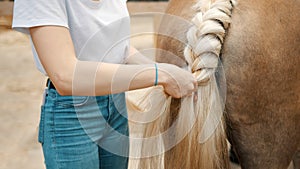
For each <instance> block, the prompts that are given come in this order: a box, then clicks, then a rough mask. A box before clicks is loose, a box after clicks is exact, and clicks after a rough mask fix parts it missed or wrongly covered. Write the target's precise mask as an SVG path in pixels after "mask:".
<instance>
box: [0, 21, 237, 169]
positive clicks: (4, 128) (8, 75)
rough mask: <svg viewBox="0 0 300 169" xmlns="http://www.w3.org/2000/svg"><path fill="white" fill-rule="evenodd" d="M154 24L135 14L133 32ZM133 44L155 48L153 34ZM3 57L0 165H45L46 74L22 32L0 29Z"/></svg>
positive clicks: (29, 168)
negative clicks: (41, 125)
mask: <svg viewBox="0 0 300 169" xmlns="http://www.w3.org/2000/svg"><path fill="white" fill-rule="evenodd" d="M152 28H153V21H152V18H151V17H145V16H144V17H136V18H132V33H133V34H136V33H139V32H142V31H152V30H153V29H152ZM132 44H133V45H134V46H136V47H137V48H138V49H145V48H151V47H152V46H153V36H151V35H143V36H134V37H133V38H132ZM148 54H149V53H148ZM152 55H153V54H151V52H150V54H149V56H152ZM0 58H1V62H0V92H1V95H0V101H1V102H0V133H1V137H0V169H20V168H22V169H43V168H45V167H44V164H43V155H42V150H41V146H40V145H39V143H38V142H37V132H38V122H39V117H40V114H39V113H40V105H41V100H42V92H43V88H44V86H45V77H44V76H43V75H42V74H41V73H39V72H38V71H37V70H36V68H35V65H34V61H33V57H32V53H31V47H30V44H29V39H28V37H26V36H25V35H23V34H21V33H18V32H15V31H12V30H7V29H0ZM232 168H233V169H238V168H239V167H238V166H234V165H233V166H232Z"/></svg>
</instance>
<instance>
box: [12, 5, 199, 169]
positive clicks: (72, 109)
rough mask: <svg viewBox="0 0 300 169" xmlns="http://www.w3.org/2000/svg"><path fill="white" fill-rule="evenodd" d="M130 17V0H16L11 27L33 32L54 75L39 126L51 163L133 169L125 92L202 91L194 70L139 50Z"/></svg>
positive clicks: (36, 49) (41, 65) (37, 53)
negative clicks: (131, 34) (133, 43)
mask: <svg viewBox="0 0 300 169" xmlns="http://www.w3.org/2000/svg"><path fill="white" fill-rule="evenodd" d="M129 23H130V22H129V16H128V11H127V8H126V0H98V1H97V0H51V1H43V0H16V1H15V6H14V19H13V28H14V29H16V30H18V31H21V32H23V33H27V34H29V35H30V38H31V42H32V44H33V45H32V48H33V54H34V58H35V61H36V65H37V68H38V69H39V70H40V71H41V72H42V73H43V74H45V76H48V77H49V80H48V82H47V88H46V91H45V102H44V103H43V105H42V111H41V120H40V127H39V142H40V143H41V144H42V147H43V153H44V158H45V164H46V167H47V168H49V169H56V168H59V169H62V168H63V169H67V168H70V169H77V168H78V169H84V168H86V169H96V168H101V169H124V168H127V164H128V146H129V141H128V137H127V136H128V124H127V123H128V121H127V118H126V117H127V112H126V105H125V97H124V92H125V91H128V90H134V89H140V88H146V87H151V86H153V85H162V86H163V87H164V90H165V92H166V93H167V94H169V95H171V96H173V97H176V98H180V97H183V96H186V95H190V94H191V93H192V92H193V91H195V90H196V88H197V85H196V81H195V79H194V77H193V76H192V74H191V73H189V72H187V71H185V70H182V69H180V68H178V67H176V66H173V65H169V64H155V63H154V62H153V61H151V60H148V59H146V58H145V57H141V56H140V55H137V54H138V52H137V51H136V50H135V49H134V48H132V47H130V46H129V40H128V36H129V26H130V25H129ZM138 64H140V65H138Z"/></svg>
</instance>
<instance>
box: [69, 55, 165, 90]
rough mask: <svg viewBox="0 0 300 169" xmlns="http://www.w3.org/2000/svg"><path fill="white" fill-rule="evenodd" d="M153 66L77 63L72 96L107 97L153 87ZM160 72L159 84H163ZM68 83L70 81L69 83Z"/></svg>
mask: <svg viewBox="0 0 300 169" xmlns="http://www.w3.org/2000/svg"><path fill="white" fill-rule="evenodd" d="M155 71H156V70H155V65H154V64H149V65H148V64H147V65H120V64H110V63H96V62H87V61H78V62H77V65H76V68H75V70H74V76H73V80H71V81H72V83H70V84H69V87H67V88H72V91H69V92H71V93H65V94H72V95H107V94H113V93H120V92H124V91H128V90H134V89H140V88H146V87H150V86H153V85H154V83H155V78H156V72H155ZM164 76H165V75H164V73H163V72H160V77H159V83H160V84H163V83H164ZM69 82H70V81H69Z"/></svg>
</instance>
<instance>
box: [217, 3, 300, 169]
mask: <svg viewBox="0 0 300 169" xmlns="http://www.w3.org/2000/svg"><path fill="white" fill-rule="evenodd" d="M299 18H300V1H299V0H292V1H286V0H273V1H268V0H244V1H240V2H239V4H238V5H237V7H236V8H235V10H234V13H233V20H232V24H231V28H230V31H229V34H228V36H227V39H226V41H225V47H224V49H223V63H224V67H225V73H226V79H227V84H228V85H227V88H228V90H227V91H228V95H227V103H226V110H227V114H228V123H227V124H228V134H229V136H230V139H231V142H232V144H233V146H234V149H235V150H236V152H237V154H238V156H239V158H240V162H241V165H242V168H245V169H284V168H287V167H288V165H289V163H290V161H291V160H292V156H293V155H294V154H295V152H296V151H297V148H298V147H299V143H300V134H299V133H300V73H299V72H300V56H299V54H300V46H299V45H300V31H299V28H300V20H299Z"/></svg>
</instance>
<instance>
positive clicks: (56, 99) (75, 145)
mask: <svg viewBox="0 0 300 169" xmlns="http://www.w3.org/2000/svg"><path fill="white" fill-rule="evenodd" d="M46 93H47V94H46V100H45V103H44V105H43V106H42V111H41V120H40V127H39V138H38V139H39V142H40V143H41V144H42V147H43V153H44V158H45V164H46V167H47V169H127V165H128V153H129V138H128V134H129V129H128V120H127V110H126V104H125V94H124V93H121V94H115V95H107V96H96V97H89V96H60V95H59V94H58V93H57V91H56V90H55V89H49V90H47V92H46Z"/></svg>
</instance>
